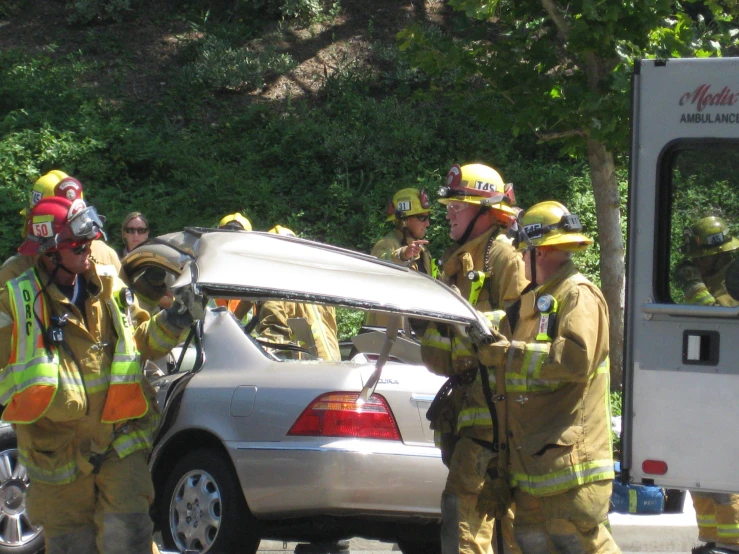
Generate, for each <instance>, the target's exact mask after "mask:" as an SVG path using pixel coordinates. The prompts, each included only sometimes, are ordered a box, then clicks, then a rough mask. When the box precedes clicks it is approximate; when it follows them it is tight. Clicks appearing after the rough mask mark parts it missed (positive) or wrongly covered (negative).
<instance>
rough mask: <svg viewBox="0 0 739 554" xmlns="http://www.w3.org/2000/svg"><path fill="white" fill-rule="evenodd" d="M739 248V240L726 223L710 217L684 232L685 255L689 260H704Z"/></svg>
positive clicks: (697, 222)
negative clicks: (706, 257)
mask: <svg viewBox="0 0 739 554" xmlns="http://www.w3.org/2000/svg"><path fill="white" fill-rule="evenodd" d="M737 248H739V239H737V238H736V237H733V236H732V235H731V231H730V230H729V226H728V225H727V223H726V221H724V220H723V219H722V218H720V217H716V216H709V217H704V218H702V219H699V220H698V221H696V222H695V223H694V224H693V225H691V226H690V227H686V228H685V230H684V231H683V247H682V251H683V253H684V254H685V255H686V256H688V257H689V258H703V257H705V256H713V255H714V254H720V253H721V252H730V251H732V250H736V249H737Z"/></svg>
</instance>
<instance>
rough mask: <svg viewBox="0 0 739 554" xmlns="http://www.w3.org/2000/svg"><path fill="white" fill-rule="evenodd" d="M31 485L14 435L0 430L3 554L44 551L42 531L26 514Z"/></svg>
mask: <svg viewBox="0 0 739 554" xmlns="http://www.w3.org/2000/svg"><path fill="white" fill-rule="evenodd" d="M28 485H29V482H28V474H27V473H26V468H25V467H23V465H22V464H21V463H20V462H19V461H18V448H17V446H16V439H15V431H13V428H12V427H10V426H9V425H8V426H7V427H0V554H10V553H13V554H36V553H37V552H41V551H42V550H43V548H44V536H43V529H42V528H41V527H39V526H37V525H33V524H32V523H31V522H30V521H29V519H28V514H27V513H26V492H27V491H28Z"/></svg>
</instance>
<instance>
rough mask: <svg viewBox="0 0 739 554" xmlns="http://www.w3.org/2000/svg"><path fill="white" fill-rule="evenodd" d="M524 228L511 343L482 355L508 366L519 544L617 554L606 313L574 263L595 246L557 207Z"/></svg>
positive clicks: (541, 551) (524, 220)
mask: <svg viewBox="0 0 739 554" xmlns="http://www.w3.org/2000/svg"><path fill="white" fill-rule="evenodd" d="M518 229H519V237H518V239H517V242H518V247H519V249H520V250H523V251H524V261H525V263H526V273H527V277H529V278H530V279H531V281H532V286H531V287H530V289H528V290H527V292H526V293H525V294H524V295H523V296H522V297H521V302H520V308H519V309H518V310H516V309H514V310H511V311H510V318H511V319H512V320H513V321H511V323H512V324H513V340H511V341H510V342H509V341H508V340H507V339H505V338H502V337H501V340H500V341H499V342H497V343H495V344H493V345H491V346H489V347H483V348H482V349H481V351H480V360H481V361H482V363H484V364H485V365H487V366H496V367H497V366H500V364H505V388H506V409H507V413H508V429H509V433H508V447H509V452H510V475H509V478H510V480H511V483H512V487H513V500H514V503H515V505H516V519H515V522H514V529H515V537H516V541H517V542H518V545H519V546H520V547H521V549H522V550H523V552H524V554H550V553H559V554H580V553H582V554H585V553H603V554H606V553H608V554H610V553H617V552H620V551H619V549H618V547H617V546H616V544H615V542H614V541H613V538H612V537H611V534H610V532H609V531H608V528H607V517H608V507H609V500H610V496H611V482H612V480H613V477H614V472H613V453H612V449H611V438H610V406H609V367H608V310H607V307H606V303H605V300H604V299H603V295H602V294H601V292H600V290H599V289H598V288H597V287H596V286H595V285H593V284H592V283H591V282H590V281H588V280H587V279H586V278H585V277H584V276H583V275H582V274H580V273H579V272H578V270H577V268H576V267H575V266H574V264H573V263H572V261H571V260H570V256H571V252H573V251H579V250H584V249H585V248H587V246H588V245H589V244H591V243H592V240H591V239H589V238H588V237H586V236H585V235H583V234H581V232H580V231H581V229H582V226H581V225H580V221H579V218H578V217H577V216H576V215H572V214H570V213H569V211H567V209H566V208H565V207H564V206H562V205H561V204H559V203H557V202H542V203H540V204H537V205H535V206H533V207H531V208H530V209H529V210H527V211H526V212H525V213H524V214H523V215H522V216H521V217H520V218H519V226H518ZM516 319H517V321H516Z"/></svg>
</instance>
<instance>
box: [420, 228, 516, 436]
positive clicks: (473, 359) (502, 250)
mask: <svg viewBox="0 0 739 554" xmlns="http://www.w3.org/2000/svg"><path fill="white" fill-rule="evenodd" d="M498 234H499V228H498V227H497V226H496V227H493V228H491V229H490V230H488V231H487V232H486V233H484V234H482V235H481V236H479V237H477V238H475V239H473V240H471V241H469V242H467V243H465V244H463V245H462V246H456V247H454V248H453V249H450V250H448V251H447V252H446V253H445V255H444V256H443V260H445V261H444V263H443V266H442V268H443V272H442V275H441V280H442V281H443V282H444V283H445V284H447V285H453V286H455V287H457V289H458V290H459V291H460V294H461V295H462V296H463V297H464V298H469V297H470V292H471V290H472V286H471V285H472V282H471V281H470V279H469V277H468V274H469V273H470V272H471V271H484V272H485V273H486V279H485V281H484V286H483V287H482V288H480V289H479V291H478V295H477V304H476V306H475V307H476V308H477V310H479V311H481V312H483V313H485V314H486V316H487V315H488V314H490V315H489V316H488V320H489V321H490V323H491V326H496V327H497V328H498V330H500V332H502V333H503V334H506V333H508V334H509V333H510V330H509V328H508V324H507V321H506V319H505V318H504V317H503V312H502V311H501V308H504V307H506V306H507V305H509V304H510V303H512V302H514V301H515V300H516V299H517V298H518V297H519V296H520V295H521V292H522V291H523V289H524V288H525V287H526V285H527V281H526V278H525V271H524V264H523V259H522V257H521V256H520V255H519V254H518V253H517V252H516V251H515V249H514V248H513V247H512V246H511V245H510V244H507V243H503V242H500V241H498V240H496V239H495V237H497V235H498ZM488 250H489V252H487V251H488ZM486 254H487V256H486ZM486 258H487V262H488V265H487V267H485V261H486ZM421 354H422V356H423V361H424V364H425V365H426V366H427V367H428V368H429V370H430V371H431V372H432V373H435V374H437V375H446V376H451V375H455V374H458V373H461V372H464V371H468V370H470V369H471V368H477V367H478V366H479V362H478V360H477V353H476V352H475V349H474V347H473V344H472V341H471V340H470V339H469V337H467V336H464V335H459V334H458V333H457V331H455V330H453V329H452V327H451V326H449V325H445V324H436V323H430V324H429V325H428V326H427V328H426V331H425V333H424V336H423V339H422V341H421ZM488 375H489V377H490V382H491V383H492V386H493V390H494V388H495V376H494V372H488ZM451 394H452V395H453V397H454V400H453V401H452V404H453V405H454V408H455V411H456V413H455V418H456V429H455V431H456V432H457V433H458V434H462V435H465V436H472V437H475V438H479V439H482V440H487V441H489V440H492V435H493V422H492V416H491V415H490V408H489V407H488V404H487V402H486V401H485V393H484V388H483V386H482V381H481V378H480V375H479V373H478V374H477V375H476V377H475V380H474V381H473V382H472V383H470V384H468V385H460V386H458V387H455V389H454V391H453V392H452V393H451Z"/></svg>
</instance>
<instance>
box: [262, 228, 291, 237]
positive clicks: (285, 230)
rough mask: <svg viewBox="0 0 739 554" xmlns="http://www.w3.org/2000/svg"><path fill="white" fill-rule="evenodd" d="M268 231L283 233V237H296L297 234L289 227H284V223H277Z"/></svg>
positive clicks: (274, 233)
mask: <svg viewBox="0 0 739 554" xmlns="http://www.w3.org/2000/svg"><path fill="white" fill-rule="evenodd" d="M267 232H268V233H272V234H273V235H282V236H283V237H296V236H297V235H296V234H295V233H293V232H292V231H291V230H290V229H288V228H287V227H283V226H282V225H275V226H274V227H272V228H271V229H270V230H269V231H267Z"/></svg>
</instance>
